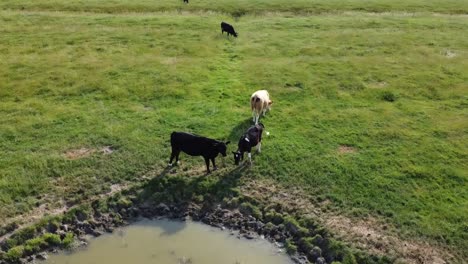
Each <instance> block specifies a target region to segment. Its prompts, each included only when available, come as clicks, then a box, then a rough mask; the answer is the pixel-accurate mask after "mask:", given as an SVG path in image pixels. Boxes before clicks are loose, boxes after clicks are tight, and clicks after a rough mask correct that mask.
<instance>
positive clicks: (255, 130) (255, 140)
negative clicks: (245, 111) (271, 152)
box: [232, 123, 265, 165]
mask: <svg viewBox="0 0 468 264" xmlns="http://www.w3.org/2000/svg"><path fill="white" fill-rule="evenodd" d="M264 129H265V126H263V124H262V123H258V124H256V125H254V126H251V127H250V128H249V129H248V130H247V132H245V133H244V134H243V135H242V136H241V137H240V139H239V143H238V145H237V146H238V148H237V151H233V152H232V153H233V154H234V163H235V164H236V165H239V161H241V160H243V159H244V152H247V153H248V157H249V162H250V163H252V155H251V154H250V152H251V150H252V147H255V146H257V151H258V152H261V151H262V149H261V147H262V132H263V130H264Z"/></svg>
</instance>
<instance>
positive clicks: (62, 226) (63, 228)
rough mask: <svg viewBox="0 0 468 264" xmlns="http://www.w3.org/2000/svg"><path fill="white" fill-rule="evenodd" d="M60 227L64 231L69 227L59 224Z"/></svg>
mask: <svg viewBox="0 0 468 264" xmlns="http://www.w3.org/2000/svg"><path fill="white" fill-rule="evenodd" d="M60 229H62V230H63V231H65V232H68V229H69V228H68V225H61V226H60Z"/></svg>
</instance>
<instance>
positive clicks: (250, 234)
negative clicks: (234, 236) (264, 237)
mask: <svg viewBox="0 0 468 264" xmlns="http://www.w3.org/2000/svg"><path fill="white" fill-rule="evenodd" d="M244 237H245V238H247V239H254V238H255V237H256V236H255V234H254V233H252V232H248V233H246V234H244Z"/></svg>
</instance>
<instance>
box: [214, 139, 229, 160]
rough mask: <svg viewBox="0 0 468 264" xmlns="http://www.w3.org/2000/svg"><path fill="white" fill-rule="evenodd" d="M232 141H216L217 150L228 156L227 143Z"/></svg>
mask: <svg viewBox="0 0 468 264" xmlns="http://www.w3.org/2000/svg"><path fill="white" fill-rule="evenodd" d="M230 142H231V141H227V142H220V141H219V142H216V143H215V147H216V150H218V152H219V153H221V155H223V157H226V150H227V144H229V143H230Z"/></svg>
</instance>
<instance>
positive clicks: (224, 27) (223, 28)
mask: <svg viewBox="0 0 468 264" xmlns="http://www.w3.org/2000/svg"><path fill="white" fill-rule="evenodd" d="M224 31H226V32H227V35H228V36H229V34H231V35H233V36H234V37H236V38H237V32H236V31H235V30H234V28H233V27H232V26H231V25H229V24H228V23H226V22H221V34H224Z"/></svg>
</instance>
